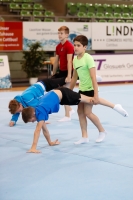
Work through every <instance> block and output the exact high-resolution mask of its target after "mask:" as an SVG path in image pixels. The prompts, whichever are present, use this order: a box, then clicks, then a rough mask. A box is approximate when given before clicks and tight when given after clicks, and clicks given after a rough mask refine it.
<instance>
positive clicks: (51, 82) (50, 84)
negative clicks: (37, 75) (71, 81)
mask: <svg viewBox="0 0 133 200" xmlns="http://www.w3.org/2000/svg"><path fill="white" fill-rule="evenodd" d="M39 82H41V83H42V84H43V85H44V86H45V89H46V92H48V91H50V90H53V89H55V88H58V87H61V86H63V85H65V84H66V83H65V77H62V78H57V79H51V78H46V79H43V80H41V81H39Z"/></svg>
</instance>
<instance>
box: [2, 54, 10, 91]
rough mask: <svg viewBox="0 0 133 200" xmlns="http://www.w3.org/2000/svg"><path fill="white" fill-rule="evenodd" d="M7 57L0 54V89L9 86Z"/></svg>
mask: <svg viewBox="0 0 133 200" xmlns="http://www.w3.org/2000/svg"><path fill="white" fill-rule="evenodd" d="M11 86H12V84H11V81H10V69H9V62H8V57H7V56H6V55H5V56H0V89H5V88H11Z"/></svg>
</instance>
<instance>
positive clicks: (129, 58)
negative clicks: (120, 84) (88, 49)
mask: <svg viewBox="0 0 133 200" xmlns="http://www.w3.org/2000/svg"><path fill="white" fill-rule="evenodd" d="M92 56H93V58H94V60H95V64H96V69H97V72H96V73H97V74H98V75H99V76H101V77H102V82H117V81H133V54H124V55H123V54H121V55H120V54H119V55H92Z"/></svg>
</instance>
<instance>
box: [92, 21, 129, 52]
mask: <svg viewBox="0 0 133 200" xmlns="http://www.w3.org/2000/svg"><path fill="white" fill-rule="evenodd" d="M99 30H100V31H99ZM92 40H93V42H92V49H93V50H98V49H99V50H103V49H104V50H106V49H108V50H115V49H132V48H133V25H132V24H129V23H125V24H124V23H123V24H121V23H113V24H112V23H110V24H109V23H95V24H94V23H93V24H92Z"/></svg>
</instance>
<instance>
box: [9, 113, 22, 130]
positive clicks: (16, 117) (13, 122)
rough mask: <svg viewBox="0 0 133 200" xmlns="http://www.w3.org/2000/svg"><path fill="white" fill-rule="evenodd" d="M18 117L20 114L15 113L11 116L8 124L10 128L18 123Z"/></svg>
mask: <svg viewBox="0 0 133 200" xmlns="http://www.w3.org/2000/svg"><path fill="white" fill-rule="evenodd" d="M19 115H20V113H16V114H14V115H12V119H11V121H10V122H9V126H10V127H12V126H14V125H15V124H16V122H17V121H18V118H19Z"/></svg>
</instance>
